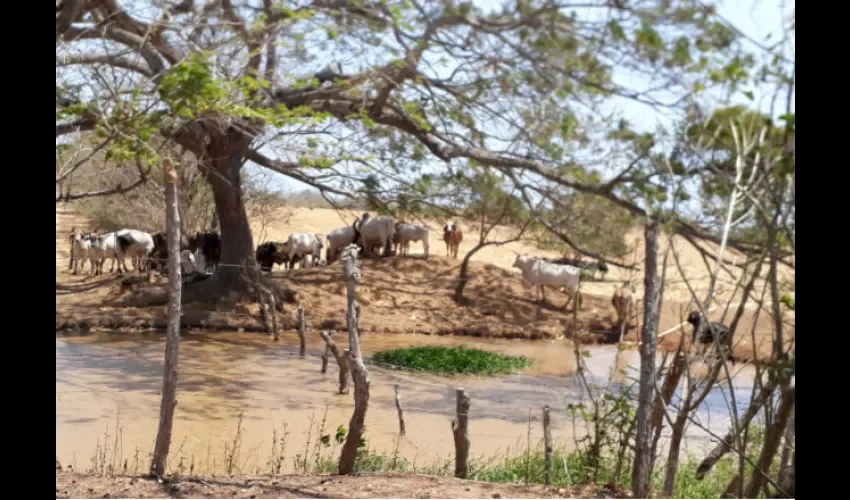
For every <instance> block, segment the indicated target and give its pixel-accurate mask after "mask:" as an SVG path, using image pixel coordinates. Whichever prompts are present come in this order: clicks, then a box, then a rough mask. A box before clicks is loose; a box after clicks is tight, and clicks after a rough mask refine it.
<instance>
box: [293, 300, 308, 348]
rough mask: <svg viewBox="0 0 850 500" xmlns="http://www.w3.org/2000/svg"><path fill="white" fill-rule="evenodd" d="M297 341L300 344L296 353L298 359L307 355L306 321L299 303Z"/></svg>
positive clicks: (302, 307)
mask: <svg viewBox="0 0 850 500" xmlns="http://www.w3.org/2000/svg"><path fill="white" fill-rule="evenodd" d="M296 328H297V330H298V340H299V342H301V347H300V349H299V351H298V356H299V357H302V358H303V357H305V356H306V355H307V321H306V320H305V319H304V306H302V305H301V301H299V302H298V325H297V327H296Z"/></svg>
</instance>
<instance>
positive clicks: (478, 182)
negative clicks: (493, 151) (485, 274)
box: [454, 167, 531, 302]
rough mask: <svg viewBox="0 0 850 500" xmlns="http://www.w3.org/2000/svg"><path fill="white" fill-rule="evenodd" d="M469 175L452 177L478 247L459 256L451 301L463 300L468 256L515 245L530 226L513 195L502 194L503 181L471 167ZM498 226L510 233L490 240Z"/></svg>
mask: <svg viewBox="0 0 850 500" xmlns="http://www.w3.org/2000/svg"><path fill="white" fill-rule="evenodd" d="M469 170H471V172H469V173H464V174H462V175H458V176H455V177H454V185H455V187H456V188H460V189H461V190H468V193H467V195H468V198H467V199H466V200H465V204H466V207H465V209H464V210H463V211H462V212H461V214H462V216H463V217H464V218H465V219H467V220H470V221H475V225H474V226H473V230H474V231H475V232H476V233H477V236H478V243H477V244H476V245H475V246H474V247H473V248H472V249H471V250H470V251H468V252H466V255H464V256H463V261H462V262H461V265H460V272H459V274H458V278H457V285H456V286H455V295H454V300H455V301H457V302H462V301H463V300H464V297H463V291H464V289H465V288H466V285H467V284H469V281H470V278H471V277H470V275H469V261H470V259H472V256H473V255H475V254H476V253H477V252H478V251H479V250H481V249H482V248H484V247H487V246H491V245H504V244H506V243H511V242H515V241H519V240H520V239H521V238H522V237H523V235H524V234H525V232H526V230H527V229H528V228H529V226H530V225H531V218H530V217H529V213H528V211H527V210H525V209H524V208H523V206H522V200H520V199H519V198H518V197H517V196H515V195H514V194H513V193H509V192H507V191H505V188H504V185H505V182H504V179H503V178H501V177H500V176H498V175H494V174H493V173H492V172H489V171H487V170H482V169H478V168H475V167H471V168H470V169H469ZM499 226H502V227H503V228H504V229H508V228H510V229H509V230H510V231H512V235H511V236H510V237H508V238H503V239H499V240H491V239H490V236H491V234H492V233H493V230H494V229H496V228H497V227H499Z"/></svg>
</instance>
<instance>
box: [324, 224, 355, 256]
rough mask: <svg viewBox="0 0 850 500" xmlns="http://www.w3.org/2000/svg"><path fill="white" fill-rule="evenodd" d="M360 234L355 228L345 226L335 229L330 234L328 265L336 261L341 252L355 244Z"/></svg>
mask: <svg viewBox="0 0 850 500" xmlns="http://www.w3.org/2000/svg"><path fill="white" fill-rule="evenodd" d="M358 235H359V233H358V232H357V230H356V229H354V227H353V226H345V227H340V228H337V229H334V230H333V231H331V232H329V233H328V251H327V261H328V264H330V263H332V262H333V261H335V260H336V258H337V254H338V253H339V251H340V250H342V249H343V248H345V247H347V246H348V245H350V244H352V243H354V240H355V239H356V238H357V236H358Z"/></svg>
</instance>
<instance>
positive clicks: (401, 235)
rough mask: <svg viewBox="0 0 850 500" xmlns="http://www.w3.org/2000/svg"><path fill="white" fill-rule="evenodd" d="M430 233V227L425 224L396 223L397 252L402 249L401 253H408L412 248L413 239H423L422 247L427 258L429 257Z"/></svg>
mask: <svg viewBox="0 0 850 500" xmlns="http://www.w3.org/2000/svg"><path fill="white" fill-rule="evenodd" d="M428 235H429V231H428V228H427V227H426V226H424V225H423V224H406V223H404V222H400V223H398V224H396V225H395V238H393V244H394V246H395V249H396V253H398V251H399V249H400V250H401V253H400V255H407V252H408V250H410V243H411V242H413V241H421V242H422V248H423V249H424V251H425V258H426V259H427V258H428V250H429V245H428Z"/></svg>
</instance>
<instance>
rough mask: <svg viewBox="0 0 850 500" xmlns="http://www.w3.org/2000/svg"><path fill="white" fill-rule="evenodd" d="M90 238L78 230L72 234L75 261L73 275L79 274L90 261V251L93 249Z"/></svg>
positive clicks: (72, 252) (72, 249)
mask: <svg viewBox="0 0 850 500" xmlns="http://www.w3.org/2000/svg"><path fill="white" fill-rule="evenodd" d="M88 236H89V235H87V234H83V232H82V231H78V230H76V229H74V230H72V232H71V258H73V259H74V265H73V267H74V271H73V274H77V273H79V272H80V271H82V270H83V268H85V266H86V259H88V256H89V250H90V249H91V242H89V237H88Z"/></svg>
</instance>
